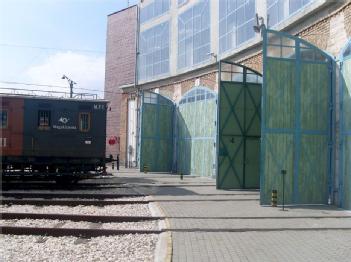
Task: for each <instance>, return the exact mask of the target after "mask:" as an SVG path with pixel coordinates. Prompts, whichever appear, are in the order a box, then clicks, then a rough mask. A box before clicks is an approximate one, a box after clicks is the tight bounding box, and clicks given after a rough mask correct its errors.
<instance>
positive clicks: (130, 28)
mask: <svg viewBox="0 0 351 262" xmlns="http://www.w3.org/2000/svg"><path fill="white" fill-rule="evenodd" d="M254 27H255V30H254ZM350 39H351V2H350V1H328V0H262V1H261V0H260V1H259V0H221V1H217V0H144V1H141V2H140V3H139V4H138V5H137V6H132V7H129V8H127V9H125V10H121V11H119V12H116V13H114V14H111V15H110V16H109V17H108V34H107V53H106V84H105V91H106V93H105V98H107V99H109V100H110V101H111V103H110V108H109V110H108V124H107V138H108V139H107V140H108V141H111V139H113V138H114V137H116V138H118V139H117V142H118V143H109V142H108V141H107V145H106V147H107V152H108V154H110V153H111V154H119V155H120V159H121V161H122V162H123V163H124V164H125V165H126V166H129V167H138V168H140V169H141V170H144V169H146V170H148V171H153V172H169V173H178V174H180V173H182V174H184V175H196V176H206V177H213V178H215V179H216V181H217V188H219V189H239V188H260V192H261V204H268V203H269V202H270V195H271V191H272V189H276V190H278V199H281V194H282V184H283V181H284V186H285V197H286V201H287V203H291V204H335V205H337V206H341V207H343V208H346V209H350V208H351V196H350V195H351V166H350V163H351V152H350V150H351V138H350V135H351V122H350V119H351V95H350V94H351V59H350V58H351V41H350Z"/></svg>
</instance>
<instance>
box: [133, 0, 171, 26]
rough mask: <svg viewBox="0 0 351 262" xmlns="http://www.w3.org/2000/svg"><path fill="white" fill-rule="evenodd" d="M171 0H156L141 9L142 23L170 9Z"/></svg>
mask: <svg viewBox="0 0 351 262" xmlns="http://www.w3.org/2000/svg"><path fill="white" fill-rule="evenodd" d="M169 1H170V0H154V1H153V2H152V3H150V4H148V5H147V6H144V7H143V8H141V9H140V23H145V22H147V21H148V20H151V19H153V18H155V17H158V16H160V15H162V14H164V13H166V12H167V11H168V10H169Z"/></svg>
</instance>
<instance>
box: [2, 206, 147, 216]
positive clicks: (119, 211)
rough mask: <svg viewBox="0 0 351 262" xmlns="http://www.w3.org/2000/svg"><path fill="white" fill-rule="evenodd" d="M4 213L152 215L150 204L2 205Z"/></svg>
mask: <svg viewBox="0 0 351 262" xmlns="http://www.w3.org/2000/svg"><path fill="white" fill-rule="evenodd" d="M0 212H3V213H10V212H11V213H13V212H16V213H38V214H75V215H99V216H151V213H150V210H149V206H148V204H127V205H109V206H101V207H96V206H83V205H79V206H74V207H69V206H34V205H9V206H8V205H2V206H1V207H0Z"/></svg>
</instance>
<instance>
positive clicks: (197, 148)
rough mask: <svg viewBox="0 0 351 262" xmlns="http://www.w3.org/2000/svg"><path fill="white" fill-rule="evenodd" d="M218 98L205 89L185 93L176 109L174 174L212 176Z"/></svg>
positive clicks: (197, 88) (200, 88) (196, 88)
mask: <svg viewBox="0 0 351 262" xmlns="http://www.w3.org/2000/svg"><path fill="white" fill-rule="evenodd" d="M216 117H217V95H216V93H215V92H213V91H211V90H210V89H208V88H206V87H195V88H192V89H191V90H190V91H188V92H187V93H185V94H184V96H183V97H182V99H181V100H180V101H179V104H178V106H177V114H176V123H177V124H176V126H177V129H176V141H177V159H176V162H177V171H178V173H182V174H185V175H195V176H206V177H211V176H214V175H215V172H214V170H215V162H216V159H215V156H216V132H217V128H216Z"/></svg>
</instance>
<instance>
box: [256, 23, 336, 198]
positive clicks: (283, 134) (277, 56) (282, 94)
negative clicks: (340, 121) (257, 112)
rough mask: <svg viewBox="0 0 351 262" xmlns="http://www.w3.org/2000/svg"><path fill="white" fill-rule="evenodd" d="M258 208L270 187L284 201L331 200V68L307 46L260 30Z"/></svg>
mask: <svg viewBox="0 0 351 262" xmlns="http://www.w3.org/2000/svg"><path fill="white" fill-rule="evenodd" d="M263 37H264V43H263V59H264V61H263V79H264V81H263V98H262V122H261V127H262V149H261V204H270V202H271V191H272V189H276V190H278V203H281V200H282V188H283V178H282V175H281V170H286V171H287V174H286V175H285V202H286V203H289V204H327V203H328V200H329V199H330V198H331V197H332V196H331V194H332V176H331V175H332V155H333V139H332V128H331V126H332V121H333V90H332V86H333V81H334V75H335V74H334V64H333V60H332V58H331V57H329V56H328V55H326V54H325V53H324V52H323V51H321V50H319V49H318V48H317V47H315V46H313V45H311V44H309V43H308V42H306V41H304V40H302V39H300V38H298V37H295V36H291V35H289V34H286V33H282V32H277V31H273V30H264V32H263Z"/></svg>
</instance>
